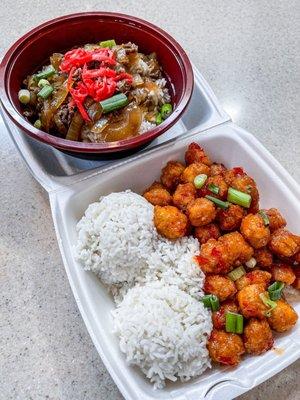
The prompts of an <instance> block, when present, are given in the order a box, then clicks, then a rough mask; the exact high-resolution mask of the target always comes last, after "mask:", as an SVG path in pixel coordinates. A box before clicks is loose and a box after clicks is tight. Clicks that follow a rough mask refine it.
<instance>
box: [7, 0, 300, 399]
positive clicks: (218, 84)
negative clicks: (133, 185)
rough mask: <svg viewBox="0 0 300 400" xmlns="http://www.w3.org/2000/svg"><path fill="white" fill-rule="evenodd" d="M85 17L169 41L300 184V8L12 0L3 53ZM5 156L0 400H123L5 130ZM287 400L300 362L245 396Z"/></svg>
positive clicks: (293, 393) (43, 202) (297, 394)
mask: <svg viewBox="0 0 300 400" xmlns="http://www.w3.org/2000/svg"><path fill="white" fill-rule="evenodd" d="M83 10H111V11H113V10H114V11H120V12H124V13H128V14H133V15H136V16H139V17H142V18H145V19H148V20H149V21H152V22H153V23H155V24H157V25H159V26H161V27H163V28H164V29H165V30H167V31H168V32H170V34H171V35H173V36H174V37H175V38H176V39H177V40H178V41H179V42H180V43H181V44H182V45H183V46H184V47H185V49H186V51H187V52H188V54H189V55H190V57H191V59H192V60H193V62H194V63H195V64H196V65H197V66H198V68H199V69H200V71H201V72H202V74H203V75H204V77H205V78H206V79H207V81H208V82H209V84H210V85H211V87H212V88H213V90H214V92H215V94H216V95H217V97H218V99H219V100H220V102H221V104H222V105H223V107H224V109H225V110H226V111H227V112H228V113H229V114H230V115H231V116H232V118H233V120H234V121H235V122H236V123H237V124H238V125H240V126H242V127H244V128H246V129H247V130H249V131H250V132H252V133H253V134H254V135H256V136H257V137H258V138H259V140H261V142H262V143H263V144H264V145H265V146H266V147H267V149H268V150H269V151H270V152H271V153H272V154H273V155H274V156H275V157H276V158H277V159H278V160H279V161H280V162H281V163H282V164H283V165H284V166H285V168H286V169H287V170H288V171H289V172H290V173H291V174H292V175H293V176H294V178H296V179H297V180H298V181H299V178H300V161H299V160H300V154H299V149H300V135H299V132H298V130H297V128H299V114H298V121H297V118H296V117H297V115H296V104H298V108H299V92H300V90H299V89H300V87H299V86H300V85H299V71H298V72H297V62H298V65H299V51H297V48H296V47H297V35H296V34H297V29H296V27H297V24H298V26H299V20H298V22H297V18H299V12H300V9H299V2H298V1H297V0H289V1H285V0H277V1H276V2H270V1H268V0H260V1H256V0H248V1H247V0H231V1H227V0H225V1H215V0H203V1H201V2H200V1H197V0H189V1H181V0H174V1H161V0H160V1H154V0H152V1H149V0H139V1H128V0H123V1H119V0H116V1H110V0H106V1H105V2H100V1H92V0H88V1H85V2H83V1H75V0H69V1H68V2H66V1H61V0H52V1H51V2H50V1H47V2H45V1H41V0H35V1H33V0H29V1H21V0H18V1H17V2H16V1H12V0H2V3H1V7H0V16H1V39H0V45H1V51H2V52H3V51H4V49H5V48H7V47H8V46H9V45H10V44H12V43H13V42H14V41H15V40H16V39H17V38H18V37H19V36H20V35H22V34H23V33H25V32H26V31H27V30H29V29H30V28H32V27H34V26H35V25H37V24H39V23H41V22H43V21H45V20H47V19H50V18H53V17H55V16H59V15H62V14H66V13H71V12H76V11H83ZM298 39H299V36H298ZM298 45H299V42H298ZM297 122H298V126H297ZM0 155H1V157H0V171H1V172H0V174H1V190H0V204H1V211H0V215H1V217H0V399H1V400H2V399H3V400H9V399H21V400H23V399H32V400H38V399H51V400H54V399H55V400H56V399H59V400H68V399H70V400H83V399H86V400H96V399H109V400H119V399H121V398H122V396H121V395H120V393H119V391H118V389H117V388H116V386H115V385H114V383H113V381H112V379H111V378H110V376H109V374H108V373H107V371H106V369H105V367H104V366H103V364H102V362H101V359H100V357H99V356H98V354H97V352H96V349H95V348H94V346H93V344H92V342H91V339H90V337H89V335H88V333H87V331H86V328H85V326H84V323H83V321H82V319H81V316H80V314H79V312H78V309H77V306H76V304H75V300H74V298H73V295H72V292H71V289H70V287H69V283H68V280H67V277H66V274H65V271H64V267H63V265H62V260H61V257H60V253H59V250H58V246H57V243H56V238H55V233H54V228H53V225H52V219H51V213H50V207H49V202H48V198H47V194H46V193H45V192H44V191H43V190H42V189H41V187H40V186H39V185H38V184H37V183H36V182H35V180H34V179H33V178H32V177H31V175H30V173H29V172H28V170H27V169H26V167H25V165H24V163H23V162H22V160H21V158H20V156H19V154H18V153H17V151H16V150H15V148H14V146H13V144H12V142H11V141H10V139H9V138H8V136H7V134H6V132H5V131H4V129H2V130H1V135H0ZM283 398H284V399H285V400H295V399H296V398H300V361H298V362H296V363H294V364H293V365H291V366H290V367H289V368H287V369H286V370H284V371H282V372H281V373H280V374H278V375H276V376H275V377H273V378H272V379H270V380H268V381H267V382H265V383H263V384H261V385H260V386H258V387H257V388H255V389H253V390H251V391H250V392H248V393H246V394H244V395H243V396H241V397H240V399H243V400H254V399H260V400H268V399H272V400H279V399H280V400H282V399H283Z"/></svg>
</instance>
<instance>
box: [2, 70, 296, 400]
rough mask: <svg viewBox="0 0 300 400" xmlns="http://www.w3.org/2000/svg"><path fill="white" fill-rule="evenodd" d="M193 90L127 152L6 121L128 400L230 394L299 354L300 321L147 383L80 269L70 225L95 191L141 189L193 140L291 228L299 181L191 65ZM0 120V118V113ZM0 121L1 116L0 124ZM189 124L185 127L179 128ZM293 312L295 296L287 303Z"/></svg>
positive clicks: (99, 291)
mask: <svg viewBox="0 0 300 400" xmlns="http://www.w3.org/2000/svg"><path fill="white" fill-rule="evenodd" d="M194 72H195V78H196V79H195V83H196V86H195V91H194V94H193V98H192V101H191V104H190V106H189V109H188V111H187V113H186V114H185V115H184V117H183V118H182V119H181V120H180V121H179V123H178V124H177V126H175V128H174V129H173V128H172V129H171V130H170V131H168V132H167V133H166V134H164V135H163V137H161V138H160V139H159V140H158V142H156V143H152V144H151V145H150V146H149V147H148V148H147V149H146V150H143V151H142V152H140V153H137V154H136V155H135V156H133V157H127V158H126V159H123V160H113V161H110V162H102V161H88V160H79V159H76V158H74V157H71V156H68V155H64V154H63V153H60V152H59V151H57V150H55V149H52V148H49V147H45V145H42V144H40V143H37V142H35V141H33V140H32V139H30V138H28V137H26V136H25V135H24V134H22V132H20V131H19V130H18V129H17V128H16V127H15V126H13V125H12V124H11V122H10V121H8V119H7V118H6V117H4V122H5V126H6V128H8V131H9V133H10V135H11V137H12V139H13V141H14V143H15V145H16V147H17V148H18V150H19V151H20V153H21V155H22V157H23V158H24V160H25V162H26V164H27V166H28V167H29V169H30V171H31V172H32V174H33V175H34V177H35V178H36V179H37V180H38V181H39V182H40V184H41V185H42V186H43V187H44V188H45V189H46V190H47V191H48V193H49V198H50V204H51V209H52V215H53V221H54V225H55V230H56V235H57V240H58V243H59V247H60V251H61V254H62V258H63V262H64V265H65V268H66V272H67V275H68V278H69V281H70V285H71V287H72V290H73V293H74V297H75V299H76V302H77V304H78V307H79V310H80V312H81V314H82V318H83V320H84V322H85V324H86V326H87V329H88V331H89V333H90V335H91V338H92V340H93V342H94V344H95V346H96V348H97V350H98V352H99V354H100V356H101V358H102V360H103V362H104V364H105V366H106V367H107V369H108V371H109V372H110V374H111V376H112V378H113V379H114V381H115V383H116V384H117V386H118V387H119V389H120V391H121V392H122V394H123V395H124V397H125V399H127V400H150V399H151V400H154V399H160V400H166V399H168V400H169V399H173V400H201V399H210V400H229V399H233V398H234V397H236V396H238V395H240V394H241V393H243V392H246V391H247V390H249V389H251V388H253V387H254V386H256V385H258V384H259V383H261V382H263V381H264V380H266V379H268V378H270V377H271V376H273V375H275V374H276V373H278V372H279V371H281V370H282V369H283V368H285V367H287V366H288V365H289V364H291V363H292V362H294V361H295V360H296V359H297V358H299V357H300V326H299V325H300V324H299V323H298V325H297V326H296V327H295V328H294V329H293V330H292V331H290V332H289V333H287V334H283V335H277V336H276V342H275V346H276V347H277V348H279V349H280V351H279V352H275V351H269V352H267V353H266V354H264V355H262V356H259V357H245V358H244V359H243V362H242V363H241V364H240V365H239V366H238V367H237V368H234V369H232V368H221V367H218V368H213V369H212V370H210V371H207V372H205V373H204V374H203V375H202V376H201V377H199V378H197V379H193V380H191V381H190V382H186V383H181V382H176V383H170V384H168V385H167V386H166V388H164V389H162V390H156V391H155V390H154V389H153V387H152V385H151V384H150V383H149V382H148V381H147V380H146V379H145V378H144V376H143V375H142V374H141V373H140V372H139V370H138V369H137V368H132V367H129V366H127V365H126V362H125V358H124V355H123V354H122V353H121V352H120V350H119V347H118V339H117V338H116V337H115V335H114V334H113V333H112V318H111V310H112V309H113V308H114V303H113V300H112V298H111V296H110V295H109V294H108V293H107V292H106V290H105V288H104V287H103V286H102V284H101V282H100V281H99V280H98V279H97V278H96V277H95V276H94V275H93V274H91V273H89V272H85V271H83V269H82V267H81V265H79V264H78V263H77V262H76V261H75V259H74V254H73V246H74V244H75V242H76V231H75V226H76V223H77V221H78V220H79V219H80V218H81V217H82V215H83V213H84V211H85V209H86V208H87V206H88V205H89V204H90V203H91V202H93V201H96V200H98V198H99V196H101V195H105V194H109V193H111V192H113V191H121V190H125V189H131V190H133V191H136V192H142V191H143V189H144V188H145V187H147V186H148V185H149V184H150V183H152V182H153V180H155V179H157V178H158V177H159V175H160V171H161V168H162V166H163V165H164V164H165V163H166V162H167V161H168V160H172V159H177V160H183V157H184V152H185V149H186V147H187V145H188V144H189V143H190V142H192V141H196V142H199V143H200V144H201V145H202V146H203V147H204V148H205V150H206V151H207V152H208V153H209V155H210V156H211V158H212V159H213V160H217V161H218V162H223V163H224V164H225V165H226V166H227V167H232V166H243V167H244V168H245V170H246V171H247V172H248V173H249V174H250V175H251V176H253V177H254V178H255V180H256V182H257V185H258V187H259V191H260V195H261V205H262V206H263V207H271V206H275V207H278V208H279V209H280V210H281V211H282V213H283V215H284V216H285V217H286V219H287V222H288V226H289V228H290V229H291V230H292V231H293V230H294V231H297V230H298V229H299V228H298V223H299V220H300V209H299V203H300V188H299V186H298V185H297V183H296V182H295V181H294V180H293V178H292V177H291V176H290V175H289V174H288V173H287V172H286V171H285V170H284V168H283V167H282V166H281V165H280V164H279V163H278V162H277V161H276V160H275V159H274V157H272V156H271V154H270V153H269V152H268V151H267V150H266V149H265V148H264V147H263V146H262V145H261V144H260V143H259V142H258V140H257V139H255V138H254V137H253V136H252V135H250V134H249V133H247V132H245V131H244V130H242V129H240V128H238V127H236V126H235V125H234V124H233V123H232V122H231V121H230V119H229V117H228V116H227V115H226V113H224V112H223V111H222V109H221V107H220V106H219V104H218V102H217V100H216V98H215V96H214V95H213V93H212V91H211V89H210V88H209V86H208V85H207V83H206V82H205V80H204V79H203V77H202V76H201V75H200V74H199V72H198V71H197V70H196V69H195V70H194ZM0 122H1V121H0ZM0 128H1V124H0ZM186 131H188V132H186ZM294 306H295V308H296V310H297V312H298V313H300V304H299V303H298V304H294Z"/></svg>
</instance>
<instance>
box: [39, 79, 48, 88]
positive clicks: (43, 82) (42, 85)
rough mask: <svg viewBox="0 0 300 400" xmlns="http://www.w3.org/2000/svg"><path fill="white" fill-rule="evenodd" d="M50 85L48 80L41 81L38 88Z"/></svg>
mask: <svg viewBox="0 0 300 400" xmlns="http://www.w3.org/2000/svg"><path fill="white" fill-rule="evenodd" d="M47 85H50V83H49V81H47V79H40V80H39V83H38V87H40V88H43V87H44V86H47Z"/></svg>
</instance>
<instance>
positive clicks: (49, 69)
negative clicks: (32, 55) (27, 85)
mask: <svg viewBox="0 0 300 400" xmlns="http://www.w3.org/2000/svg"><path fill="white" fill-rule="evenodd" d="M55 72H56V70H55V68H54V67H53V65H49V66H48V67H46V68H45V69H44V70H43V71H41V72H39V73H38V74H36V75H35V76H34V77H35V79H36V80H37V81H39V80H40V79H46V78H49V77H50V76H52V75H54V74H55Z"/></svg>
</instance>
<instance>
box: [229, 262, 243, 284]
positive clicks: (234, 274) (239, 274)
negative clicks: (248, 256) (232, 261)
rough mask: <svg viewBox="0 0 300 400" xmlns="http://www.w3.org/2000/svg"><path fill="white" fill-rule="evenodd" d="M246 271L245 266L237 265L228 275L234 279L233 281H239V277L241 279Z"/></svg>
mask: <svg viewBox="0 0 300 400" xmlns="http://www.w3.org/2000/svg"><path fill="white" fill-rule="evenodd" d="M245 273H246V271H245V269H244V267H243V266H240V267H237V268H235V269H234V270H232V271H231V272H229V274H227V276H228V277H229V278H230V279H231V280H232V281H234V282H235V281H237V280H238V279H240V278H241V277H242V276H243V275H245Z"/></svg>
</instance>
